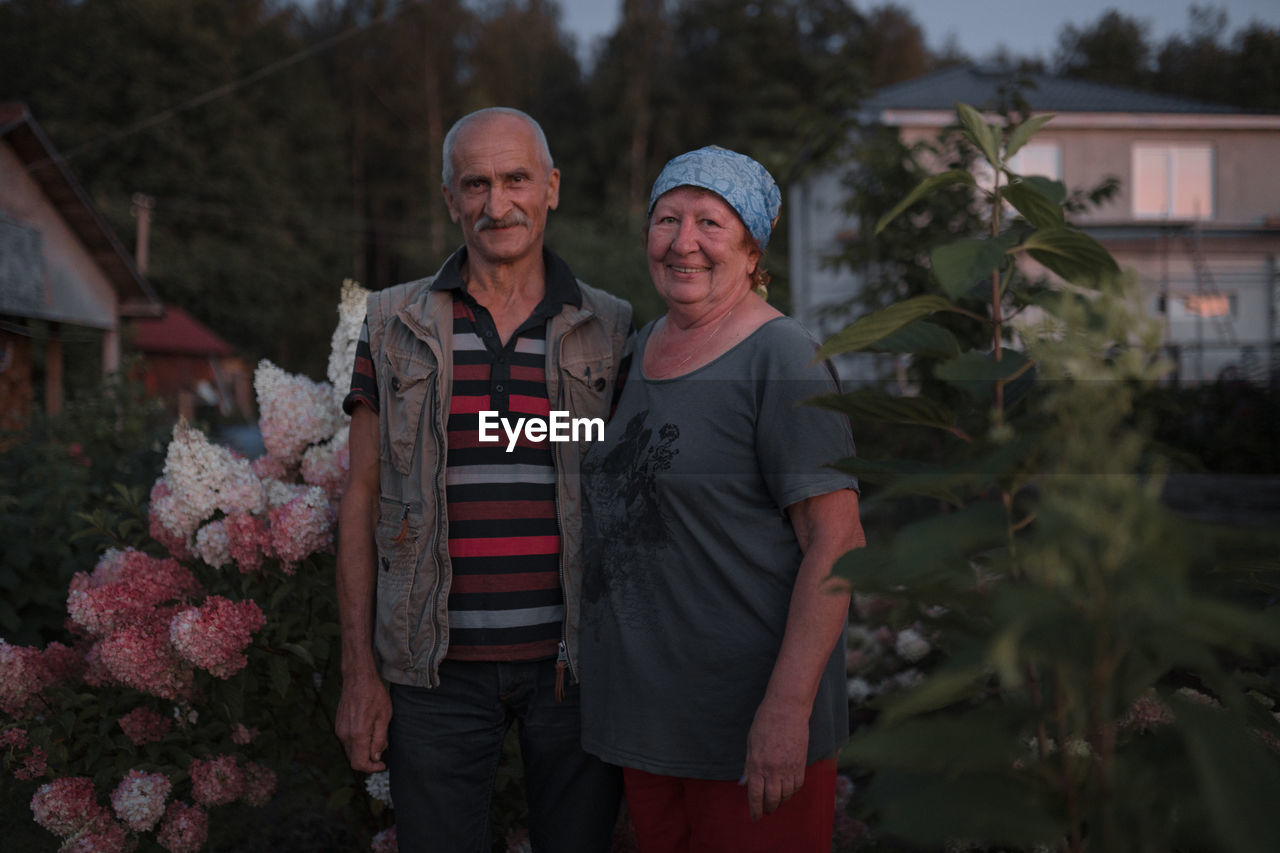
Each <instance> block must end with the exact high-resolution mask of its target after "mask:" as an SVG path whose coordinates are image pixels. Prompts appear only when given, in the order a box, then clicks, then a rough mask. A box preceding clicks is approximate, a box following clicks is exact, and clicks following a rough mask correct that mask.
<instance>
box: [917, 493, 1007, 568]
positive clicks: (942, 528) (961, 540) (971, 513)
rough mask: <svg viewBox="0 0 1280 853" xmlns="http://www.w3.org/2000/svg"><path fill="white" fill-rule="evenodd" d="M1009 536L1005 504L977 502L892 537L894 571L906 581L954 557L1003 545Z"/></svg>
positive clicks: (934, 517)
mask: <svg viewBox="0 0 1280 853" xmlns="http://www.w3.org/2000/svg"><path fill="white" fill-rule="evenodd" d="M1008 537H1009V520H1008V517H1007V515H1006V514H1005V510H1004V507H1003V506H1001V505H1000V504H998V503H995V502H994V501H983V502H981V503H975V504H972V505H970V506H967V507H965V508H964V509H961V510H957V511H956V512H947V513H942V514H941V515H935V516H933V517H932V518H927V519H925V520H923V521H917V522H914V523H912V524H908V525H907V526H905V527H903V528H902V529H901V530H900V531H899V532H898V534H897V535H896V536H895V537H894V539H893V563H894V565H893V570H894V572H895V575H896V576H897V577H898V578H899V579H901V580H903V581H904V582H905V580H906V579H907V578H908V577H914V576H916V575H917V574H921V573H926V572H932V571H934V569H935V567H938V566H940V565H942V564H943V563H946V562H947V561H948V560H950V559H952V558H957V557H959V558H964V559H966V560H967V559H968V558H969V557H971V556H972V555H973V554H974V553H975V552H978V551H982V550H986V549H988V548H993V547H996V546H998V545H1003V544H1005V543H1006V542H1007V541H1008Z"/></svg>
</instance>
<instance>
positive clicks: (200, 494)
mask: <svg viewBox="0 0 1280 853" xmlns="http://www.w3.org/2000/svg"><path fill="white" fill-rule="evenodd" d="M164 481H165V483H166V484H167V486H168V488H169V492H170V493H169V494H168V495H166V496H164V497H163V498H159V499H157V500H156V502H155V504H154V505H153V510H154V512H155V513H156V515H157V517H159V518H160V519H161V523H162V524H164V526H165V527H166V528H167V529H168V530H170V531H171V532H173V533H175V534H177V535H179V536H182V537H183V538H185V539H187V541H188V542H190V541H191V537H192V536H193V535H194V534H195V532H196V528H198V527H199V526H200V525H201V523H203V522H204V521H206V520H207V519H209V518H211V517H212V516H213V514H214V513H215V512H216V511H218V510H221V511H222V512H223V513H227V514H230V513H233V512H242V513H247V514H252V513H259V512H262V511H263V510H264V509H266V494H265V493H264V491H263V488H262V481H261V480H259V479H258V476H257V475H256V474H254V473H253V468H252V467H251V466H250V463H249V461H248V460H246V459H237V458H235V457H234V456H233V455H232V454H231V451H230V450H229V449H227V448H225V447H220V446H218V445H215V444H211V443H210V442H209V439H208V438H206V437H205V435H204V433H202V432H200V430H198V429H194V428H192V427H190V426H188V425H187V423H186V422H185V421H179V422H178V423H177V424H176V425H175V426H174V428H173V440H172V441H170V442H169V451H168V453H167V454H166V456H165V461H164Z"/></svg>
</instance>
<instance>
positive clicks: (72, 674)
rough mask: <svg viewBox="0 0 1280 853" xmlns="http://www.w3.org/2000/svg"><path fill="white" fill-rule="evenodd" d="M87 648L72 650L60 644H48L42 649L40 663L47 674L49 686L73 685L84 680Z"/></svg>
mask: <svg viewBox="0 0 1280 853" xmlns="http://www.w3.org/2000/svg"><path fill="white" fill-rule="evenodd" d="M85 651H87V646H84V647H81V648H72V647H71V646H64V645H63V644H62V643H57V642H54V643H50V644H49V645H47V646H45V647H44V652H43V653H42V654H41V663H43V664H44V667H45V669H46V670H47V671H48V673H49V683H50V684H75V683H76V682H78V681H80V680H81V679H83V678H84V671H85V667H86V665H87V664H86V663H85V659H84V654H85Z"/></svg>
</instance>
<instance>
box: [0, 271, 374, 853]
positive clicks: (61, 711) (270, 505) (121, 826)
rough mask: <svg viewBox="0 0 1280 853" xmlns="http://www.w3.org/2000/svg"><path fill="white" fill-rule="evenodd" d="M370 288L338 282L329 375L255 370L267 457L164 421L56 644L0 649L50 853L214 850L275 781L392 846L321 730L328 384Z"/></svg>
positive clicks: (326, 675) (12, 766)
mask: <svg viewBox="0 0 1280 853" xmlns="http://www.w3.org/2000/svg"><path fill="white" fill-rule="evenodd" d="M365 295H366V292H365V291H364V290H363V288H361V287H359V286H358V285H356V284H355V283H353V282H350V281H348V282H346V283H344V285H343V287H342V298H341V303H340V305H339V318H340V319H339V323H338V326H337V328H336V329H335V331H334V334H333V340H332V355H331V358H330V362H329V380H330V381H328V382H315V381H313V380H311V379H308V378H306V377H302V376H295V375H292V374H289V373H287V372H285V371H283V370H281V369H280V368H278V367H276V366H275V365H273V364H271V363H270V362H268V361H265V360H264V361H263V362H261V363H260V364H259V366H258V369H257V372H256V375H255V383H254V384H255V388H256V391H257V395H258V408H259V412H260V422H259V425H260V428H261V432H262V437H263V443H264V446H265V448H266V453H265V455H263V456H262V457H260V458H258V459H246V458H244V457H242V456H241V455H239V454H238V453H237V452H236V451H234V450H232V449H230V448H228V447H222V446H219V445H216V444H214V443H211V442H210V441H209V439H208V438H207V437H206V436H205V435H204V434H203V433H202V432H200V431H199V430H197V429H195V428H193V427H192V426H190V425H188V424H186V423H182V422H180V423H178V424H177V425H176V426H175V427H174V428H173V434H172V439H171V441H170V442H169V445H168V451H167V454H166V458H165V464H164V471H163V475H162V476H161V477H160V479H159V480H157V481H156V483H155V484H154V486H153V488H152V489H151V495H150V501H149V506H148V510H147V518H148V521H149V531H148V533H149V535H138V536H135V537H134V540H133V541H130V542H128V544H127V545H124V546H122V547H118V548H110V549H108V550H106V551H105V553H103V554H102V555H101V557H100V558H99V560H98V561H97V564H96V565H95V566H92V567H86V570H84V571H81V572H79V573H77V574H76V575H75V577H74V578H73V579H72V581H71V583H70V585H69V589H68V590H67V593H66V615H67V619H66V628H67V631H68V633H69V637H70V640H71V641H70V642H69V643H57V642H55V643H50V644H48V645H46V646H45V647H43V648H39V647H33V646H22V645H15V644H10V643H7V642H5V641H3V640H0V757H2V758H3V764H4V768H5V769H6V770H7V771H8V773H9V774H11V776H12V779H13V780H14V783H15V784H17V785H20V784H25V785H27V786H30V787H29V790H30V791H31V793H30V808H31V815H32V818H33V819H34V820H35V822H36V823H37V824H39V825H40V826H41V827H43V828H44V829H46V830H48V831H49V832H50V833H52V836H54V837H56V838H57V839H59V840H60V844H61V846H60V847H59V848H58V849H59V850H67V851H71V850H74V851H122V850H135V849H152V850H154V849H163V850H168V851H174V853H176V851H197V850H202V849H210V848H215V847H217V846H218V844H217V843H216V839H217V838H220V837H223V836H225V837H226V838H233V837H234V836H235V834H236V833H237V832H239V831H242V830H243V826H244V822H243V821H236V820H234V817H233V816H234V814H237V813H238V812H233V811H232V810H233V809H240V808H245V807H248V808H263V807H266V806H268V805H269V804H270V803H271V801H272V798H273V795H274V794H275V793H276V791H277V788H278V787H280V785H281V784H282V780H284V781H286V782H287V784H289V785H292V786H301V787H302V788H303V789H305V791H306V792H307V793H306V794H305V795H304V796H306V797H307V798H309V799H312V800H313V802H311V808H312V810H314V811H319V810H320V808H321V807H323V805H324V804H325V799H327V801H328V805H329V806H330V807H331V808H334V809H340V810H341V811H342V812H343V813H344V815H345V816H346V817H347V819H348V821H349V822H350V821H352V820H355V821H356V822H357V823H361V824H362V826H360V827H359V828H358V830H357V832H358V833H360V834H359V837H360V838H361V839H362V842H361V843H363V844H365V845H372V846H373V847H375V848H376V849H379V850H394V849H395V841H394V832H388V831H387V825H388V824H389V822H390V821H389V819H388V818H389V816H388V815H387V814H386V807H387V804H386V803H385V802H384V801H385V800H389V797H388V796H387V795H386V793H385V786H384V785H382V786H380V785H379V783H377V782H375V783H372V784H370V786H369V788H368V792H369V793H368V794H366V793H365V787H364V780H363V779H362V778H358V777H357V775H356V774H354V773H352V772H351V771H350V770H349V769H348V767H347V764H346V760H345V757H344V756H343V755H342V751H341V748H340V746H339V745H338V743H337V741H336V739H335V738H334V737H333V735H332V728H333V726H332V711H333V708H334V707H335V706H336V700H337V693H338V690H339V687H340V684H339V678H338V665H337V664H338V662H337V657H336V654H337V631H338V628H337V610H336V602H335V600H334V592H333V546H334V525H335V521H336V515H337V501H338V499H339V498H340V496H341V490H342V487H343V483H344V481H345V476H346V470H347V468H348V466H349V456H348V453H347V426H346V417H345V415H343V414H342V411H341V408H340V401H341V384H342V383H343V382H344V381H345V379H346V377H349V376H350V372H351V366H352V362H353V360H354V354H355V344H356V339H357V336H358V334H359V330H360V323H361V318H362V317H363V312H364V297H365ZM114 536H115V541H121V536H120V534H119V532H115V534H114ZM13 787H14V786H13V785H10V786H9V788H8V789H10V790H12V789H13ZM316 798H320V799H318V800H317V799H316ZM223 814H226V815H227V817H226V818H225V819H224V818H223ZM219 832H221V833H222V834H223V835H222V836H220V835H218V833H219ZM51 840H52V839H51ZM54 843H58V842H54Z"/></svg>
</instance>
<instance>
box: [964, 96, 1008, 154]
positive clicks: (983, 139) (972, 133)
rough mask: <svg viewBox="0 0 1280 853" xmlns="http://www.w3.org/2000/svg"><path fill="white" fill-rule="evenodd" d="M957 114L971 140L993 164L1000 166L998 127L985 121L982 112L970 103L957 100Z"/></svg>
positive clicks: (965, 133)
mask: <svg viewBox="0 0 1280 853" xmlns="http://www.w3.org/2000/svg"><path fill="white" fill-rule="evenodd" d="M956 115H957V116H959V117H960V126H961V128H962V129H963V130H964V135H965V136H967V137H968V138H969V141H970V142H972V143H973V144H974V145H976V146H977V147H978V149H979V150H980V151H981V152H982V155H983V156H984V157H986V158H987V162H989V163H990V164H991V165H992V166H995V167H998V166H1000V137H999V135H998V134H997V132H996V129H995V128H993V127H991V125H989V124H987V123H986V122H985V121H983V118H982V113H980V112H978V111H977V110H975V109H974V108H973V107H971V106H969V105H968V104H963V103H961V102H959V101H956Z"/></svg>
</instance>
